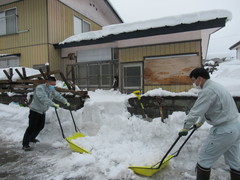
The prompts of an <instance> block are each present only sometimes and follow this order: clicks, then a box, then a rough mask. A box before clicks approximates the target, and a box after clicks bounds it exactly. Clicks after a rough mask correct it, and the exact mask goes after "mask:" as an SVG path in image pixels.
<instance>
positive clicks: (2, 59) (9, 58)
mask: <svg viewBox="0 0 240 180" xmlns="http://www.w3.org/2000/svg"><path fill="white" fill-rule="evenodd" d="M18 66H19V57H18V56H15V55H6V56H1V55H0V68H9V67H18Z"/></svg>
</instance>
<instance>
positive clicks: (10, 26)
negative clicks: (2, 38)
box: [0, 8, 17, 35]
mask: <svg viewBox="0 0 240 180" xmlns="http://www.w3.org/2000/svg"><path fill="white" fill-rule="evenodd" d="M13 33H17V15H16V8H14V9H9V10H5V11H3V12H0V35H5V34H13Z"/></svg>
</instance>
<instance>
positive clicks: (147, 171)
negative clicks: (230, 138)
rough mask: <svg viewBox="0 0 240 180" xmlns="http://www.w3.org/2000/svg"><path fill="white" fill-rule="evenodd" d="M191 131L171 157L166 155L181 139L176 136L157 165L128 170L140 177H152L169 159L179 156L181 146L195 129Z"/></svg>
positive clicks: (133, 167)
mask: <svg viewBox="0 0 240 180" xmlns="http://www.w3.org/2000/svg"><path fill="white" fill-rule="evenodd" d="M191 129H193V130H192V131H191V133H190V134H189V135H188V137H187V138H186V140H185V141H184V142H183V144H182V145H181V146H180V148H179V149H178V150H177V151H176V152H175V153H173V154H171V155H168V154H169V153H170V152H171V150H172V149H173V147H174V146H175V145H176V144H177V142H178V140H179V139H180V138H181V136H178V138H177V139H176V140H175V142H174V143H173V144H172V146H171V147H170V148H169V150H168V151H167V153H166V154H165V155H164V157H163V158H162V160H161V161H159V162H158V163H156V164H154V165H153V166H130V167H129V169H132V170H133V171H134V172H135V173H136V174H139V175H142V176H152V175H154V174H155V173H157V172H158V171H160V170H161V169H163V168H164V167H165V166H166V165H167V164H168V162H169V161H170V159H172V158H174V157H177V156H178V155H179V153H180V151H181V149H182V148H183V146H184V145H185V144H186V142H187V141H188V140H189V138H190V137H191V136H192V134H193V133H194V131H195V130H196V128H191Z"/></svg>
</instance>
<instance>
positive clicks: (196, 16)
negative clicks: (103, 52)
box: [59, 10, 232, 44]
mask: <svg viewBox="0 0 240 180" xmlns="http://www.w3.org/2000/svg"><path fill="white" fill-rule="evenodd" d="M217 18H227V20H231V18H232V14H231V13H230V12H229V11H226V10H211V11H201V12H198V13H191V14H183V15H180V16H170V17H164V18H159V19H152V20H148V21H139V22H134V23H123V24H116V25H109V26H104V27H103V29H102V30H98V31H90V32H85V33H81V34H77V35H74V36H71V37H69V38H67V39H65V40H64V41H62V42H60V43H59V44H65V43H70V42H80V41H83V40H95V39H99V38H103V37H106V36H109V35H112V34H113V35H116V34H120V33H128V32H133V31H137V30H146V29H151V28H158V27H165V26H175V25H178V24H191V23H194V22H198V21H208V20H212V19H217Z"/></svg>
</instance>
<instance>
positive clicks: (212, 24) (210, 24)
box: [54, 18, 227, 49]
mask: <svg viewBox="0 0 240 180" xmlns="http://www.w3.org/2000/svg"><path fill="white" fill-rule="evenodd" d="M226 20H227V18H217V19H213V20H208V21H198V22H195V23H191V24H179V25H176V26H165V27H158V28H151V29H146V30H137V31H133V32H128V33H120V34H116V35H109V36H106V37H104V38H100V39H95V40H83V41H80V42H70V43H65V44H54V47H55V48H56V49H61V48H68V47H77V46H86V45H93V44H102V43H109V42H114V41H118V40H126V39H133V38H140V37H148V36H155V35H164V34H172V33H180V32H187V31H195V30H202V29H210V28H216V27H219V28H222V27H224V26H225V24H226Z"/></svg>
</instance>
